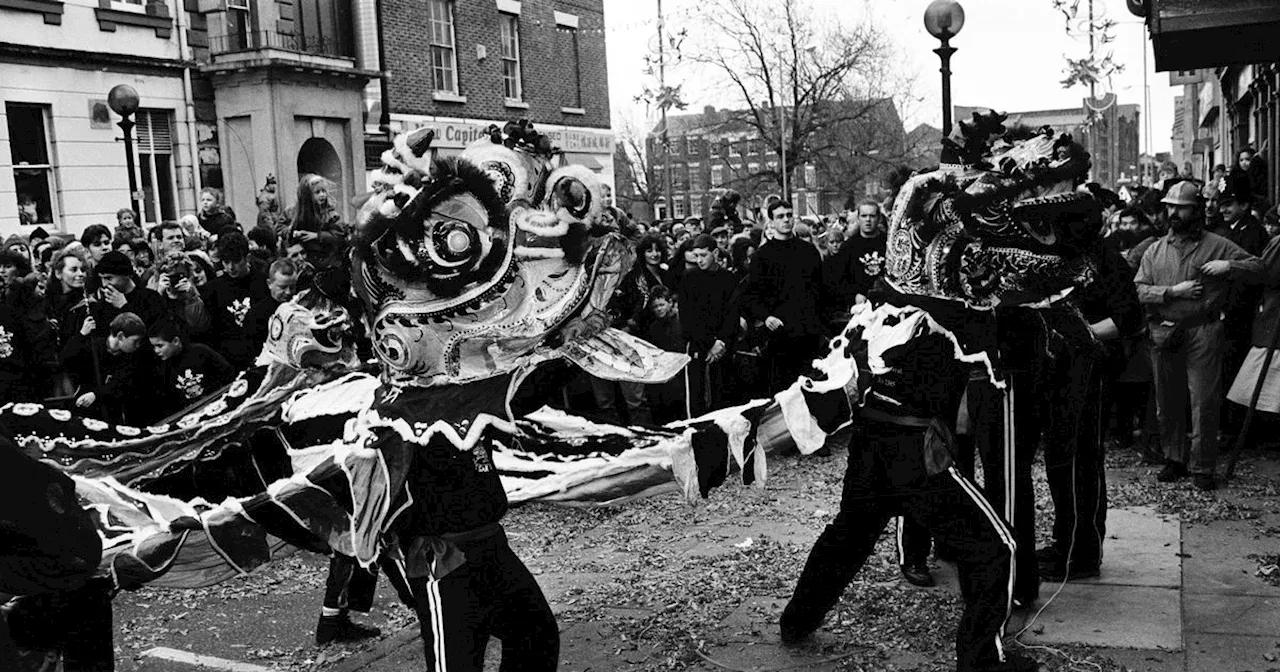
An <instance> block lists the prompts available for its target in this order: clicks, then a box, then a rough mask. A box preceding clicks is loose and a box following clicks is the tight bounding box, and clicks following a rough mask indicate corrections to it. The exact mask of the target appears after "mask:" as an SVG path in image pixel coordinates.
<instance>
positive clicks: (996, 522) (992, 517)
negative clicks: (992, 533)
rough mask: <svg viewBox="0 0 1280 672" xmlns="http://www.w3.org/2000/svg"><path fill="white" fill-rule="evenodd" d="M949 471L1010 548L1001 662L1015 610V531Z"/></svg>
mask: <svg viewBox="0 0 1280 672" xmlns="http://www.w3.org/2000/svg"><path fill="white" fill-rule="evenodd" d="M947 472H948V473H950V474H951V478H954V479H955V481H956V483H959V484H960V488H961V489H962V490H964V491H965V493H966V494H968V495H969V498H970V499H972V500H973V502H974V503H975V504H977V505H978V509H979V510H981V511H982V513H983V515H985V516H986V517H987V522H989V523H991V525H992V527H994V528H995V529H996V534H998V535H1000V540H1001V541H1003V542H1004V545H1005V546H1006V547H1007V548H1008V549H1009V585H1008V586H1007V588H1006V590H1005V603H1004V620H1002V621H1000V629H999V630H998V631H996V653H997V655H999V656H1000V662H1004V643H1003V642H1002V641H1001V637H1002V636H1003V635H1004V628H1005V624H1006V623H1008V622H1009V614H1010V613H1012V612H1013V579H1014V572H1015V571H1017V558H1016V557H1015V556H1017V554H1018V544H1017V542H1016V541H1014V539H1013V532H1012V531H1011V530H1010V529H1009V528H1008V527H1006V526H1005V524H1004V523H1002V522H1000V516H998V515H996V512H995V509H993V508H991V503H990V502H988V501H987V500H986V498H984V497H983V496H982V495H981V493H979V492H978V490H977V488H976V487H974V486H973V485H972V484H971V483H969V482H968V481H967V480H965V478H964V477H963V476H961V475H960V472H958V471H956V468H955V467H948V468H947Z"/></svg>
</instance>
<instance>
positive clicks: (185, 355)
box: [147, 319, 236, 416]
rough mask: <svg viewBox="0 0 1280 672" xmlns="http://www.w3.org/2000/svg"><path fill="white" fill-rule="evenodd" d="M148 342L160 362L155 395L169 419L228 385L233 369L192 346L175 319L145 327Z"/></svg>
mask: <svg viewBox="0 0 1280 672" xmlns="http://www.w3.org/2000/svg"><path fill="white" fill-rule="evenodd" d="M147 340H149V341H150V342H151V349H152V351H153V352H155V354H156V358H157V359H159V360H160V368H159V371H158V373H159V375H158V377H159V386H160V394H159V395H158V396H159V398H160V401H161V404H162V405H163V406H164V409H163V413H162V414H161V415H163V416H169V415H172V414H174V413H177V412H178V411H181V410H182V409H184V408H186V407H188V406H190V405H191V404H194V403H195V402H196V401H198V400H199V399H200V398H201V397H203V396H205V395H206V394H209V393H211V392H213V391H214V390H217V389H218V388H220V387H222V386H223V385H226V384H227V383H229V382H231V380H232V379H233V378H235V376H236V370H235V369H233V368H232V367H231V364H229V363H228V362H227V360H226V358H224V357H223V356H222V355H219V354H218V353H217V352H215V351H214V350H213V348H210V347H209V346H207V345H201V344H200V343H192V342H190V341H189V340H188V338H187V335H186V330H185V329H184V328H183V327H182V326H181V325H180V324H179V323H178V322H176V321H175V320H171V319H169V320H162V321H160V322H157V323H155V324H153V325H150V326H149V327H148V328H147Z"/></svg>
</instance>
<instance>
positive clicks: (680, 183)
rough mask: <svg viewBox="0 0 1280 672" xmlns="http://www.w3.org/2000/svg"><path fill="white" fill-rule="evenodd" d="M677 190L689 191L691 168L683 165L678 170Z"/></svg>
mask: <svg viewBox="0 0 1280 672" xmlns="http://www.w3.org/2000/svg"><path fill="white" fill-rule="evenodd" d="M676 188H677V189H681V190H684V191H687V190H688V189H689V166H688V165H682V166H678V167H677V168H676Z"/></svg>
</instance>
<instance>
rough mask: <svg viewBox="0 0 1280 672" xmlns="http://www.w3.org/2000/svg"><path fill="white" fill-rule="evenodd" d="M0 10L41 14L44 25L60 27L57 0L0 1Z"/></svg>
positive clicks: (59, 10)
mask: <svg viewBox="0 0 1280 672" xmlns="http://www.w3.org/2000/svg"><path fill="white" fill-rule="evenodd" d="M0 9H13V10H17V11H19V12H35V13H37V14H43V15H44V22H45V23H47V24H49V25H52V26H60V25H62V3H61V2H59V1H58V0H0Z"/></svg>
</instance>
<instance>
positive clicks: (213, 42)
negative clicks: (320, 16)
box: [209, 30, 355, 58]
mask: <svg viewBox="0 0 1280 672" xmlns="http://www.w3.org/2000/svg"><path fill="white" fill-rule="evenodd" d="M258 49H280V50H282V51H292V52H296V53H299V54H314V55H316V56H337V57H344V58H351V57H354V56H355V50H354V48H353V46H352V45H351V44H350V43H349V42H344V41H342V40H338V39H337V38H334V37H319V36H315V35H289V34H286V33H278V32H276V31H274V30H259V31H251V32H242V33H232V34H230V35H220V36H217V37H213V38H210V39H209V53H211V54H212V55H214V56H217V55H219V54H234V53H237V52H243V51H256V50H258Z"/></svg>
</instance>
